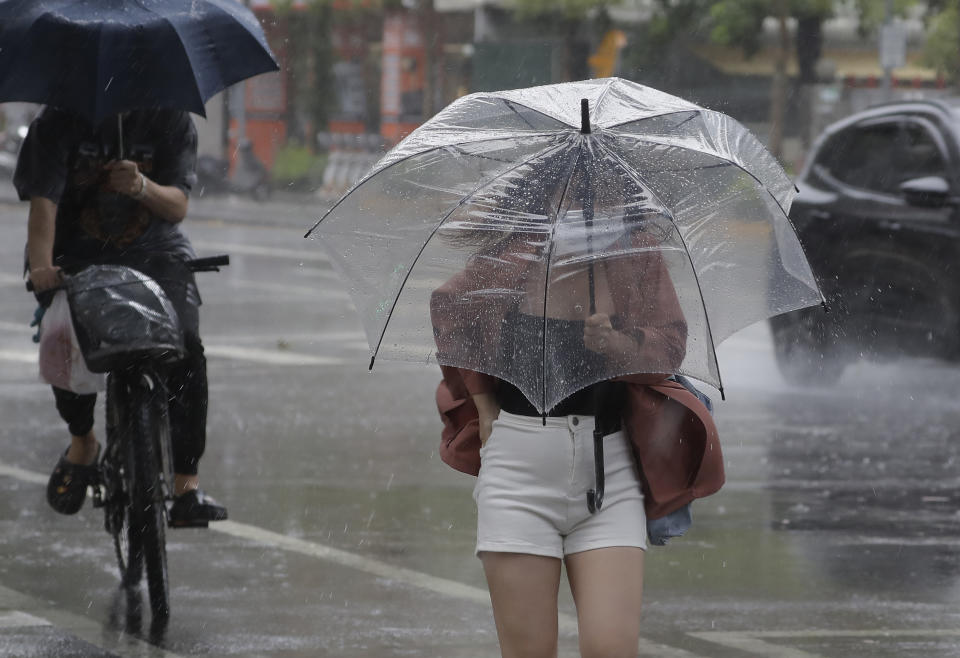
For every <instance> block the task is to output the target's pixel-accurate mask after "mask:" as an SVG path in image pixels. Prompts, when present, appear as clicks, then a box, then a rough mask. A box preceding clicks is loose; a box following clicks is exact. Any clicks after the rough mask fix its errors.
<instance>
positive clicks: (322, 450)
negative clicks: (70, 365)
mask: <svg viewBox="0 0 960 658" xmlns="http://www.w3.org/2000/svg"><path fill="white" fill-rule="evenodd" d="M225 208H227V210H225V212H227V211H229V208H228V207H226V206H225ZM257 210H258V209H257V208H254V209H253V210H250V209H247V214H246V215H245V216H244V219H245V220H246V221H244V222H235V221H229V222H219V221H213V220H211V219H194V220H192V222H191V223H190V224H189V225H188V227H189V228H188V233H189V234H190V236H191V238H192V239H193V240H194V243H195V245H196V246H197V249H198V251H199V252H201V255H210V254H214V253H221V252H229V253H230V254H231V257H232V263H233V264H232V265H231V266H230V267H229V268H227V269H225V270H224V271H223V272H221V273H219V274H204V275H200V276H201V277H202V279H201V281H200V285H201V291H202V294H203V297H204V302H205V303H204V307H203V314H202V325H203V335H204V337H205V342H206V346H207V353H208V356H209V373H210V397H211V403H210V420H209V438H208V449H207V455H206V457H205V458H204V460H203V463H202V464H201V475H202V478H203V484H204V486H205V487H206V488H207V489H208V490H209V491H210V492H211V493H213V494H214V495H215V496H217V497H218V498H219V499H221V500H222V501H223V502H225V503H226V504H228V506H229V508H230V515H231V521H229V522H226V523H221V524H216V525H212V526H211V528H210V529H209V530H180V531H171V532H170V533H169V535H168V539H169V559H170V573H171V580H172V591H171V599H172V606H173V616H172V619H171V621H170V624H169V626H168V628H167V629H166V630H165V632H164V633H162V634H160V633H154V634H151V629H150V623H149V614H146V615H145V616H138V615H137V614H136V609H137V606H136V605H131V604H133V603H135V601H128V600H127V597H126V596H125V595H124V594H123V593H122V592H120V591H119V590H118V588H117V582H118V579H117V574H116V568H115V564H114V562H113V555H112V548H111V546H110V543H109V537H108V536H107V535H106V533H104V532H103V530H102V516H101V515H100V514H99V512H98V511H95V510H93V509H92V508H91V507H90V506H89V503H88V504H87V505H86V506H85V507H84V509H83V510H82V511H81V512H80V514H78V515H77V516H76V517H62V516H59V515H57V514H55V513H54V512H52V511H51V510H49V509H48V508H47V506H46V503H45V501H44V496H43V485H44V484H45V482H46V478H47V474H48V472H49V469H50V468H51V467H52V465H53V463H54V462H55V460H56V457H57V455H58V454H59V453H60V452H61V451H62V450H63V447H64V445H65V444H66V434H65V431H64V429H63V427H62V425H61V423H60V420H59V418H58V417H57V414H56V411H55V410H54V408H53V401H52V396H51V395H50V393H49V390H48V389H47V388H46V387H45V385H43V384H41V383H39V381H38V379H37V375H36V362H35V347H34V346H33V344H32V343H31V342H30V338H29V336H30V333H31V332H30V330H29V329H28V327H27V324H28V322H29V320H30V317H31V315H32V312H33V306H32V303H31V298H30V296H29V295H27V294H25V293H24V292H23V287H22V283H21V281H20V277H19V276H18V270H19V265H20V258H21V254H22V245H23V239H24V236H25V207H23V206H13V205H6V206H3V205H0V222H2V223H3V227H4V231H5V235H6V236H7V239H6V240H5V241H4V243H3V244H2V245H0V258H2V261H0V262H3V263H5V264H6V267H5V268H3V270H2V271H3V272H5V273H4V274H0V299H2V304H3V305H2V308H3V309H4V313H3V316H2V318H0V364H2V365H0V413H2V418H3V419H4V423H3V427H2V430H0V432H2V438H0V445H2V452H0V655H2V656H18V657H19V656H84V657H86V656H195V655H204V656H269V657H271V658H273V657H278V658H279V657H284V658H288V657H289V658H292V657H295V656H296V657H299V656H359V657H367V656H369V657H373V656H450V657H453V658H460V657H464V658H466V657H474V656H477V657H481V658H482V657H487V656H496V655H497V653H498V652H497V643H496V635H495V631H494V627H493V620H492V616H491V613H490V609H489V603H488V599H487V595H486V592H485V589H484V583H483V576H482V572H481V569H480V564H479V561H478V560H476V558H474V557H473V556H472V547H473V540H474V519H475V512H474V510H473V502H472V500H471V497H470V491H471V487H472V485H473V481H472V478H469V477H468V476H461V475H460V474H458V473H455V472H454V471H452V470H450V469H449V468H447V467H446V466H444V465H443V464H442V463H441V462H440V460H439V458H438V456H437V453H436V447H437V443H438V440H439V421H438V419H437V417H436V415H435V413H434V411H433V388H434V386H435V384H436V381H437V378H438V374H437V372H435V371H434V370H433V369H432V368H429V367H422V366H416V365H408V364H396V363H390V362H387V361H383V362H379V363H378V364H377V368H376V370H375V371H374V372H373V373H372V374H371V373H368V372H367V371H366V365H367V356H368V354H367V348H366V344H365V342H364V339H363V335H362V331H361V328H360V325H359V322H358V320H357V318H356V315H355V314H354V312H353V309H352V306H351V305H350V303H349V300H348V299H347V297H346V295H345V293H344V292H343V287H342V285H341V284H340V282H339V281H338V280H337V278H336V277H335V275H334V273H333V272H332V271H331V270H330V269H329V266H328V264H327V263H326V261H325V259H324V258H323V256H322V254H321V251H320V250H319V249H318V248H317V245H315V244H314V243H312V242H310V241H306V240H303V239H301V236H302V234H303V229H304V228H305V227H306V226H308V225H309V224H310V223H311V221H310V217H309V215H306V216H305V217H304V219H303V221H302V222H299V223H297V222H296V221H290V213H287V214H286V215H284V214H283V213H281V212H280V210H279V209H278V210H277V211H276V212H272V211H271V209H270V207H269V206H264V207H262V214H263V216H264V221H262V222H261V221H258V218H257V214H258V212H257ZM287 210H289V208H288V209H287ZM205 214H206V215H207V216H208V217H210V216H214V215H216V214H217V210H216V206H215V205H211V204H208V205H207V207H206V212H205ZM268 222H277V223H275V224H274V225H269V224H268ZM720 365H721V369H722V373H723V376H724V384H725V387H726V391H727V401H726V402H719V401H718V402H717V419H718V424H719V426H720V430H721V440H722V443H723V446H724V451H725V456H726V459H727V469H728V471H727V475H728V484H727V485H726V486H725V488H724V489H723V490H722V491H721V493H719V494H717V495H715V496H713V497H710V498H708V499H706V500H702V501H698V502H697V503H696V504H695V506H694V516H695V523H694V527H693V529H692V530H691V532H690V533H689V535H688V536H687V537H686V538H684V539H682V540H680V541H677V542H675V543H674V544H672V545H670V546H668V547H666V548H653V549H651V550H650V551H648V554H647V585H646V588H645V600H646V603H645V611H644V623H643V640H642V642H641V645H640V647H639V648H638V653H639V655H643V656H664V657H667V658H670V657H691V656H699V657H718V658H724V657H736V656H768V657H772V658H781V657H782V658H810V657H813V656H821V657H824V658H827V657H835V656H837V657H839V656H844V657H845V658H849V657H850V656H880V657H886V656H918V655H922V656H931V657H940V656H960V630H958V629H960V557H958V548H960V512H958V510H960V488H958V485H960V429H958V428H960V405H958V404H957V402H956V395H955V391H957V390H960V368H957V367H949V366H943V365H937V364H933V363H926V362H907V363H905V364H888V365H882V366H876V365H857V366H855V367H854V368H852V369H851V370H850V372H848V373H847V375H846V376H845V377H844V379H843V381H842V383H841V385H840V386H839V387H837V388H833V389H824V390H817V389H807V390H804V389H795V388H789V387H787V386H786V385H785V384H784V383H783V382H782V380H781V379H780V378H779V376H778V375H777V373H776V369H775V366H774V364H773V359H772V354H771V350H770V342H769V336H768V334H767V332H766V329H765V328H764V327H762V326H758V327H752V328H750V329H747V330H745V331H744V332H741V333H740V334H738V335H736V336H734V337H733V338H731V339H730V340H729V341H728V342H727V343H725V344H724V346H723V347H722V348H721V350H720ZM98 427H102V420H100V417H99V416H98ZM562 611H563V618H562V638H561V655H562V656H574V655H576V640H575V623H574V621H573V620H574V612H573V607H572V603H571V602H570V599H569V596H568V595H564V598H563V600H562Z"/></svg>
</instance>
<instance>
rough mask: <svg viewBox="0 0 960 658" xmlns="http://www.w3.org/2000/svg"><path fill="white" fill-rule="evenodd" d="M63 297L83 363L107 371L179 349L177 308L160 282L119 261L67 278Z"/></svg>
mask: <svg viewBox="0 0 960 658" xmlns="http://www.w3.org/2000/svg"><path fill="white" fill-rule="evenodd" d="M67 296H68V298H69V301H70V312H71V315H72V316H73V324H74V328H75V329H76V332H77V338H78V339H79V341H80V346H81V348H82V350H83V355H84V359H85V360H86V362H87V367H89V368H90V370H92V371H93V372H109V371H111V370H117V369H118V368H123V367H125V366H127V365H130V364H132V363H134V362H137V361H139V360H143V359H159V360H176V359H179V358H182V356H183V353H184V347H183V334H182V332H181V330H180V320H179V318H178V317H177V312H176V310H175V309H174V308H173V305H172V304H171V303H170V300H169V299H168V298H167V295H166V294H165V293H164V292H163V289H162V288H161V287H160V285H159V284H158V283H157V282H156V281H154V280H153V279H151V278H149V277H148V276H147V275H145V274H143V273H142V272H139V271H137V270H135V269H133V268H130V267H124V266H121V265H94V266H90V267H87V268H85V269H84V270H82V271H81V272H79V273H78V274H76V275H74V276H72V277H70V279H69V283H68V287H67Z"/></svg>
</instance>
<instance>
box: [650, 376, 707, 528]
mask: <svg viewBox="0 0 960 658" xmlns="http://www.w3.org/2000/svg"><path fill="white" fill-rule="evenodd" d="M670 379H672V380H674V381H676V382H677V383H678V384H680V385H681V386H683V387H684V388H685V389H687V390H688V391H690V392H691V393H693V394H694V395H696V396H697V398H698V399H699V400H700V401H701V402H703V405H704V406H705V407H706V408H707V411H709V412H710V413H711V414H713V401H712V400H711V399H710V398H709V397H707V396H706V395H704V394H703V393H702V392H701V391H700V390H698V389H697V387H696V386H694V385H693V383H692V382H691V381H690V380H689V379H687V378H686V377H684V376H683V375H673V376H671V377H670ZM692 524H693V515H692V514H691V511H690V504H689V503H688V504H687V505H684V506H683V507H681V508H680V509H678V510H677V511H675V512H671V513H670V514H667V515H666V516H664V517H661V518H659V519H647V537H648V539H649V540H650V544H651V545H652V546H666V545H667V542H668V541H670V539H672V538H673V537H682V536H683V535H684V534H685V533H686V532H687V530H689V529H690V526H691V525H692Z"/></svg>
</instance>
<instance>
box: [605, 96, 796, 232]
mask: <svg viewBox="0 0 960 658" xmlns="http://www.w3.org/2000/svg"><path fill="white" fill-rule="evenodd" d="M695 111H696V112H698V113H702V112H704V111H709V110H703V109H700V110H695ZM679 112H690V110H676V111H673V112H665V113H663V114H656V115H653V116H650V117H644V118H643V119H634V120H632V121H624V122H623V123H618V124H616V125H613V126H609V127H608V128H607V130H613V129H614V128H619V127H621V126H625V125H627V124H628V123H638V122H639V121H646V120H647V119H654V118H657V117H663V116H668V115H670V114H678V113H679ZM689 120H690V119H688V121H689ZM621 136H624V135H621ZM625 136H626V137H629V138H631V139H635V140H637V141H639V142H647V143H651V144H660V145H661V146H671V147H673V148H678V149H683V150H684V151H693V152H694V153H706V154H707V155H710V156H711V157H714V158H717V159H718V160H723V161H724V162H728V163H730V164H731V165H732V166H734V167H736V168H737V169H739V170H740V171H742V172H743V173H745V174H747V175H748V176H750V178H752V179H753V180H755V181H756V182H757V183H758V184H759V185H760V187H761V188H762V189H763V191H764V192H766V193H767V194H768V195H769V196H770V198H771V199H773V202H774V203H776V204H777V207H778V208H780V212H782V213H783V215H784V217H786V218H787V221H788V222H790V227H791V228H793V230H794V232H796V230H797V229H796V227H795V226H793V222H792V221H791V220H790V215H789V214H788V213H787V211H786V210H785V209H784V207H783V204H782V203H780V200H779V199H778V198H777V197H775V196H774V195H773V193H772V192H771V191H770V188H769V187H767V185H766V184H765V183H764V182H763V181H762V180H760V179H759V178H757V176H756V175H755V174H754V173H753V172H752V171H750V170H749V169H747V168H746V167H744V166H743V165H742V164H740V163H739V162H736V161H734V160H732V159H731V158H728V157H726V156H723V155H720V154H719V153H715V152H707V151H702V150H697V149H693V148H690V147H689V146H684V145H683V144H672V143H663V142H656V141H653V140H651V139H644V137H643V136H642V135H635V134H632V133H631V134H628V135H625ZM771 157H773V156H771Z"/></svg>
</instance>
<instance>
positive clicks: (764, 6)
mask: <svg viewBox="0 0 960 658" xmlns="http://www.w3.org/2000/svg"><path fill="white" fill-rule="evenodd" d="M770 6H771V3H769V2H767V1H766V0H721V1H720V2H715V3H714V4H713V6H711V7H710V21H711V23H712V25H713V27H712V29H711V30H710V38H711V39H712V40H713V41H715V42H717V43H719V44H721V45H724V46H731V45H734V44H739V45H740V46H741V47H742V48H743V50H744V52H745V53H747V54H748V55H753V54H755V53H756V52H757V50H759V49H760V36H761V35H762V34H763V19H764V18H766V17H767V14H768V10H769V8H770Z"/></svg>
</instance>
